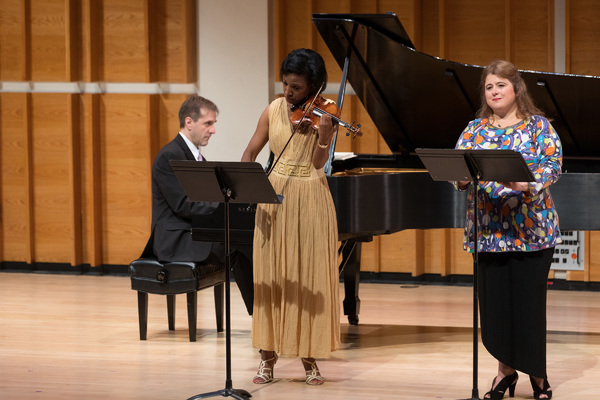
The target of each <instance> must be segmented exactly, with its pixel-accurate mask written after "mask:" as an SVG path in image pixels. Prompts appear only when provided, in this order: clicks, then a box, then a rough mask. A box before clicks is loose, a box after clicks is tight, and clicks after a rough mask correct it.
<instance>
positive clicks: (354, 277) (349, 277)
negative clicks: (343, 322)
mask: <svg viewBox="0 0 600 400" xmlns="http://www.w3.org/2000/svg"><path fill="white" fill-rule="evenodd" d="M360 250H361V242H359V241H357V240H354V239H348V240H345V241H343V242H342V245H341V247H340V252H341V253H342V263H341V264H340V273H342V272H343V274H344V291H345V294H346V297H345V298H344V315H347V316H348V323H349V324H350V325H358V314H359V312H360V299H359V298H358V284H359V282H360Z"/></svg>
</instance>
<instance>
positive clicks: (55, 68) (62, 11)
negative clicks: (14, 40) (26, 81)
mask: <svg viewBox="0 0 600 400" xmlns="http://www.w3.org/2000/svg"><path fill="white" fill-rule="evenodd" d="M67 6H68V2H66V1H65V0H31V10H30V18H31V20H30V21H29V27H30V30H31V55H30V57H31V79H32V80H34V81H65V80H66V77H67V69H68V68H67V48H66V44H67V34H68V30H67V21H66V20H65V17H66V15H68V10H69V9H68V7H67Z"/></svg>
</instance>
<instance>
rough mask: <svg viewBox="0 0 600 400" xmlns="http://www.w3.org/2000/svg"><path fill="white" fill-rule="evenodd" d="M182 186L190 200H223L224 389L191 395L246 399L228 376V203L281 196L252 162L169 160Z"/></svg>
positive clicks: (270, 200) (274, 199) (271, 200)
mask: <svg viewBox="0 0 600 400" xmlns="http://www.w3.org/2000/svg"><path fill="white" fill-rule="evenodd" d="M169 164H171V167H172V168H173V171H174V172H175V175H176V176H177V178H178V179H179V182H180V183H181V186H182V187H183V190H184V191H185V192H186V194H187V196H188V198H189V199H190V200H192V201H212V202H219V203H225V324H226V325H225V337H226V372H227V379H226V381H225V389H222V390H217V391H215V392H209V393H203V394H198V395H196V396H193V397H190V398H189V399H188V400H193V399H206V398H208V397H216V396H223V397H227V396H230V397H233V398H235V399H238V400H247V399H248V398H249V397H252V395H251V394H250V393H248V392H247V391H246V390H243V389H233V384H232V380H231V307H230V284H229V274H230V273H229V271H230V269H231V254H230V248H229V243H230V240H229V203H256V204H258V203H275V204H280V203H281V200H280V199H279V197H278V196H277V195H276V194H275V191H274V190H273V186H271V183H270V182H269V180H268V179H267V175H266V173H265V171H264V170H263V168H262V166H261V165H260V164H259V163H256V162H214V161H201V162H200V161H181V160H172V161H170V162H169Z"/></svg>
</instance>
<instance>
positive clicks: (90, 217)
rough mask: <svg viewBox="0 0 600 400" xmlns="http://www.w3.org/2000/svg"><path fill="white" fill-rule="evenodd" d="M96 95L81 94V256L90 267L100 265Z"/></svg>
mask: <svg viewBox="0 0 600 400" xmlns="http://www.w3.org/2000/svg"><path fill="white" fill-rule="evenodd" d="M100 97H101V96H100V95H99V94H84V95H82V96H81V97H80V102H81V105H80V108H81V116H82V120H81V127H80V129H81V147H80V149H81V152H80V160H81V175H80V176H81V187H82V195H81V197H82V205H81V208H82V210H81V213H82V238H81V240H82V249H81V250H82V259H83V263H85V264H89V265H91V266H98V265H102V264H103V258H102V255H103V251H102V249H103V241H102V239H103V235H102V232H103V229H102V210H103V207H102V174H101V160H102V147H101V132H100V128H101V121H100V100H101V98H100Z"/></svg>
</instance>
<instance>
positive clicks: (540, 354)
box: [478, 248, 554, 378]
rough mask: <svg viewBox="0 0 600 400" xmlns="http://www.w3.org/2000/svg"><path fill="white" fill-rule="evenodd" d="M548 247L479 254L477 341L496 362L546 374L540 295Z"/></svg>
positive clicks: (543, 288) (547, 266)
mask: <svg viewBox="0 0 600 400" xmlns="http://www.w3.org/2000/svg"><path fill="white" fill-rule="evenodd" d="M553 253H554V248H550V249H544V250H540V251H530V252H526V251H521V252H489V253H479V254H478V258H479V270H478V294H479V307H480V315H481V339H482V342H483V344H484V346H485V347H486V349H487V350H488V351H489V352H490V354H491V355H492V356H494V358H496V359H497V360H498V361H500V362H501V363H503V364H505V365H508V366H509V367H512V368H514V369H517V370H519V371H522V372H524V373H526V374H529V375H533V376H535V377H538V378H545V377H546V293H547V287H548V272H549V271H550V265H551V264H552V256H553Z"/></svg>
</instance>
